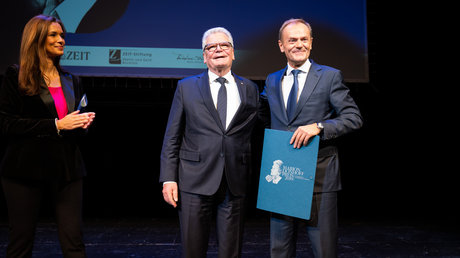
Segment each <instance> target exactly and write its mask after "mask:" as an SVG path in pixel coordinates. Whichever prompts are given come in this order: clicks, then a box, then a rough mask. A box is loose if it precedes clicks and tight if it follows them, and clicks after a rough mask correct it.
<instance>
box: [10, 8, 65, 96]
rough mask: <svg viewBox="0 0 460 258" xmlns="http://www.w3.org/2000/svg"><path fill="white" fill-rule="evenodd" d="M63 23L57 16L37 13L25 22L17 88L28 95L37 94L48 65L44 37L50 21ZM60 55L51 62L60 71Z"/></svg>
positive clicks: (62, 25)
mask: <svg viewBox="0 0 460 258" xmlns="http://www.w3.org/2000/svg"><path fill="white" fill-rule="evenodd" d="M54 22H56V23H58V24H59V25H61V28H62V30H63V31H64V33H65V29H64V24H63V23H62V22H61V21H60V20H59V19H57V18H55V17H52V16H48V15H43V14H40V15H37V16H35V17H33V18H32V19H30V20H29V22H27V24H26V26H25V27H24V32H23V33H22V40H21V50H20V52H19V78H18V80H19V90H20V91H21V92H22V93H24V94H25V95H28V96H33V95H37V94H39V92H40V85H41V82H42V79H43V76H42V71H44V70H45V69H46V67H47V66H48V63H47V58H48V56H47V53H46V46H45V43H46V38H47V36H48V30H49V27H50V25H51V24H52V23H54ZM60 60H61V57H60V56H57V57H55V58H54V60H53V63H54V65H55V66H56V68H57V69H58V71H61V70H62V69H61V66H60V64H59V62H60Z"/></svg>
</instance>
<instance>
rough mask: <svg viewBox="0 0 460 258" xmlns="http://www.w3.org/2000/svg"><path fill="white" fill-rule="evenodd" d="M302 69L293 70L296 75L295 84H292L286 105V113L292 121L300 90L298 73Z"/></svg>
mask: <svg viewBox="0 0 460 258" xmlns="http://www.w3.org/2000/svg"><path fill="white" fill-rule="evenodd" d="M299 72H300V70H292V75H293V76H294V84H293V85H292V88H291V92H289V97H288V101H287V102H288V103H287V107H286V113H287V116H288V120H289V121H290V120H291V119H292V118H293V117H294V113H295V109H296V106H297V92H298V91H299V81H298V80H297V75H298V74H299Z"/></svg>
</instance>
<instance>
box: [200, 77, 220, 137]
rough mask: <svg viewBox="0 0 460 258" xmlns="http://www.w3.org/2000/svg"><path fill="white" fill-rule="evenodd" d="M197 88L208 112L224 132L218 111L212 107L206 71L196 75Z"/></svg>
mask: <svg viewBox="0 0 460 258" xmlns="http://www.w3.org/2000/svg"><path fill="white" fill-rule="evenodd" d="M198 89H199V90H200V93H201V97H202V98H203V102H204V104H205V106H206V108H207V109H208V111H209V113H210V114H211V116H212V117H213V118H214V120H215V121H216V124H217V125H218V126H219V128H220V129H221V130H222V131H223V132H225V129H224V126H222V122H221V121H220V117H219V113H217V110H216V108H215V107H214V102H213V101H212V96H211V89H210V88H209V77H208V72H207V71H206V72H204V73H202V74H201V75H199V76H198Z"/></svg>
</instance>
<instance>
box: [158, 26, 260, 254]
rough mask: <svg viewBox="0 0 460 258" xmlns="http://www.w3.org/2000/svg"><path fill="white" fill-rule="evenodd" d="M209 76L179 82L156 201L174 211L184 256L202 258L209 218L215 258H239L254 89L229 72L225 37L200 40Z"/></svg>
mask: <svg viewBox="0 0 460 258" xmlns="http://www.w3.org/2000/svg"><path fill="white" fill-rule="evenodd" d="M202 43H203V58H204V62H205V63H206V65H207V67H208V70H207V71H206V72H204V73H202V74H199V75H196V76H192V77H189V78H185V79H183V80H181V81H179V82H178V84H177V89H176V93H175V95H174V99H173V102H172V105H171V111H170V114H169V119H168V125H167V128H166V132H165V136H164V141H163V149H162V152H161V171H160V182H163V197H164V199H165V201H166V202H167V203H169V204H171V205H172V206H174V207H178V211H179V220H180V228H181V240H182V247H183V256H185V257H193V258H195V257H205V256H206V251H207V247H208V239H209V231H210V225H211V221H212V219H213V218H212V216H213V214H215V215H216V225H217V238H218V252H219V257H239V256H240V255H241V245H242V236H243V216H244V201H245V195H246V191H247V189H246V188H247V183H248V182H249V179H250V169H251V162H250V161H251V132H252V129H253V127H254V124H255V121H256V119H257V109H258V103H259V92H258V88H257V86H256V85H255V84H254V83H253V82H251V81H249V80H247V79H244V78H241V77H239V76H236V75H235V74H233V73H232V72H231V67H232V62H233V60H234V59H235V55H234V49H233V46H234V45H233V39H232V36H231V34H230V32H228V31H227V30H226V29H224V28H220V27H219V28H213V29H210V30H208V31H207V32H205V33H204V35H203V42H202Z"/></svg>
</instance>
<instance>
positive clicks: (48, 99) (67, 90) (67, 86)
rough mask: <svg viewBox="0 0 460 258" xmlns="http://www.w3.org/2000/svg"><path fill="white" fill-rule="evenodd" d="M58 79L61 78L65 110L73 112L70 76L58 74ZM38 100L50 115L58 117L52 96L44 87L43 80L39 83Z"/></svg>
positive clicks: (73, 98)
mask: <svg viewBox="0 0 460 258" xmlns="http://www.w3.org/2000/svg"><path fill="white" fill-rule="evenodd" d="M60 77H61V87H62V91H63V93H64V97H65V100H66V104H67V109H68V111H69V113H70V112H73V111H74V110H75V94H74V89H73V80H72V76H70V75H65V74H62V73H60ZM40 98H41V100H42V101H43V103H44V104H45V106H46V107H47V108H48V110H49V111H50V113H51V114H52V115H53V116H54V117H58V114H57V111H56V105H55V103H54V99H53V96H51V93H50V91H49V90H48V87H47V86H46V84H45V81H44V80H43V79H42V81H41V87H40Z"/></svg>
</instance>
